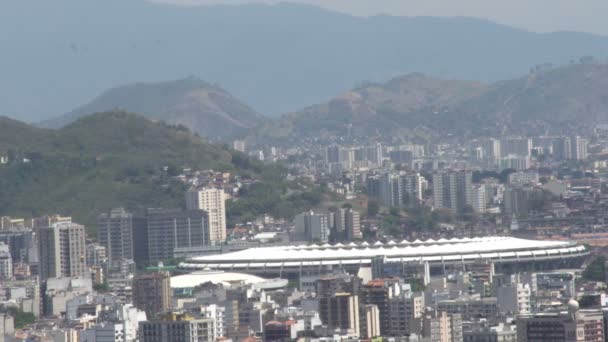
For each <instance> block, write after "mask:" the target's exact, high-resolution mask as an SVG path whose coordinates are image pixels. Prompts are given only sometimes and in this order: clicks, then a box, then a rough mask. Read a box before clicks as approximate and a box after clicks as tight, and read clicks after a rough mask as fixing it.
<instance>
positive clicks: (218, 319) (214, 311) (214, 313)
mask: <svg viewBox="0 0 608 342" xmlns="http://www.w3.org/2000/svg"><path fill="white" fill-rule="evenodd" d="M201 313H202V315H203V317H205V318H210V319H212V320H213V322H214V323H215V328H214V330H213V340H214V341H217V339H218V338H219V337H225V336H226V327H225V323H224V317H225V313H226V308H225V307H223V306H219V305H217V304H211V305H206V306H204V307H202V308H201Z"/></svg>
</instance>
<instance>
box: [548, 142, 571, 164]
mask: <svg viewBox="0 0 608 342" xmlns="http://www.w3.org/2000/svg"><path fill="white" fill-rule="evenodd" d="M553 158H554V159H555V160H558V161H562V160H569V159H572V142H571V141H570V138H569V137H559V138H556V139H555V140H553Z"/></svg>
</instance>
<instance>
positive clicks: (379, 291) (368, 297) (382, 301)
mask: <svg viewBox="0 0 608 342" xmlns="http://www.w3.org/2000/svg"><path fill="white" fill-rule="evenodd" d="M399 290H400V287H399V283H398V281H397V280H393V279H375V280H372V281H370V282H368V283H367V284H365V285H364V286H363V288H362V289H361V292H360V302H361V303H362V304H372V305H376V306H377V307H378V312H379V314H380V333H381V334H382V335H385V334H388V333H389V331H390V309H389V303H390V300H391V298H393V297H394V296H395V295H398V294H399Z"/></svg>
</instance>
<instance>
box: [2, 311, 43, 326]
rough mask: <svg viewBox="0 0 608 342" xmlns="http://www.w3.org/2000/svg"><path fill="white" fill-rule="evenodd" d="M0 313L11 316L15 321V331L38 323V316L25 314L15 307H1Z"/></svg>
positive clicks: (29, 313)
mask: <svg viewBox="0 0 608 342" xmlns="http://www.w3.org/2000/svg"><path fill="white" fill-rule="evenodd" d="M0 312H1V313H6V314H9V315H11V316H12V317H13V319H14V320H15V329H21V328H24V327H25V326H26V325H28V324H32V323H34V322H35V321H36V316H34V314H32V313H31V312H23V311H21V309H19V308H16V307H13V306H0Z"/></svg>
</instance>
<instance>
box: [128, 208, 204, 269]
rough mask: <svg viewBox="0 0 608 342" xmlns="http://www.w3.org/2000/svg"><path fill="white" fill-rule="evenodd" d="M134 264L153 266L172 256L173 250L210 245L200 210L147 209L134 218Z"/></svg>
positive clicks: (174, 252)
mask: <svg viewBox="0 0 608 342" xmlns="http://www.w3.org/2000/svg"><path fill="white" fill-rule="evenodd" d="M134 235H135V236H137V239H138V241H137V243H135V245H134V256H135V261H136V262H137V263H138V264H139V263H141V264H156V263H158V262H159V261H163V260H167V259H171V258H173V257H175V254H176V250H180V249H195V248H200V247H206V246H208V245H209V243H210V240H209V239H210V232H209V224H208V215H207V212H206V211H204V210H179V209H148V210H147V211H146V213H145V215H144V216H143V217H137V218H134Z"/></svg>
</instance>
